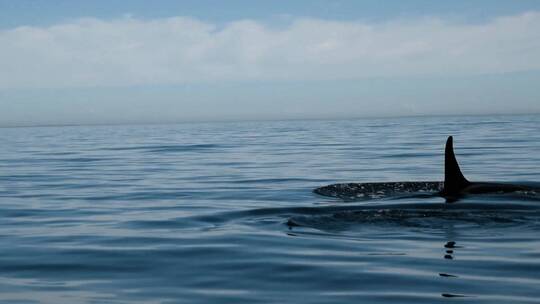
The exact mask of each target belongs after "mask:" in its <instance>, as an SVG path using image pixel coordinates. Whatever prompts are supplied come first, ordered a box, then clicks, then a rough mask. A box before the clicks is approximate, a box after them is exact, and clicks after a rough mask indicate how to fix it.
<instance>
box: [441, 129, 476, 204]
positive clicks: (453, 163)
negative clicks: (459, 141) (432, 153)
mask: <svg viewBox="0 0 540 304" xmlns="http://www.w3.org/2000/svg"><path fill="white" fill-rule="evenodd" d="M469 184H470V182H469V181H468V180H467V179H466V178H465V176H463V173H461V170H460V169H459V164H458V162H457V160H456V155H455V154H454V144H453V139H452V136H448V139H447V140H446V147H445V149H444V189H443V190H442V192H441V193H442V194H443V195H457V194H459V193H460V192H461V191H462V190H463V189H464V188H465V187H467V186H468V185H469Z"/></svg>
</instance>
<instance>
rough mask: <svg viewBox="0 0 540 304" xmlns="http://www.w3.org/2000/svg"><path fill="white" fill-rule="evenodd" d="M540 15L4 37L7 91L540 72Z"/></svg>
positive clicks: (60, 29)
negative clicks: (471, 21) (485, 19)
mask: <svg viewBox="0 0 540 304" xmlns="http://www.w3.org/2000/svg"><path fill="white" fill-rule="evenodd" d="M539 29H540V13H539V12H529V13H524V14H521V15H516V16H507V17H500V18H496V19H493V20H491V21H489V22H487V23H484V24H458V23H453V22H449V21H445V20H442V19H437V18H425V19H417V20H397V21H391V22H386V23H374V24H370V23H363V22H342V21H327V20H319V19H296V20H294V21H293V22H292V23H291V24H290V25H288V26H286V27H285V28H274V27H271V26H267V25H265V24H262V23H259V22H257V21H253V20H241V21H237V22H233V23H229V24H227V25H225V26H222V27H218V26H216V25H214V24H211V23H205V22H202V21H199V20H195V19H192V18H187V17H175V18H167V19H156V20H140V19H135V18H132V17H124V18H120V19H116V20H108V21H106V20H99V19H91V18H87V19H79V20H74V21H72V22H68V23H64V24H58V25H54V26H50V27H18V28H14V29H7V30H2V31H0V89H10V88H69V87H80V86H118V85H120V86H123V85H138V84H181V83H200V82H212V81H251V80H277V81H283V80H290V79H294V80H327V79H328V80H330V79H350V78H361V77H393V76H407V75H474V74H484V73H504V72H516V71H524V70H536V69H540V30H539Z"/></svg>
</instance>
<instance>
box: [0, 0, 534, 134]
mask: <svg viewBox="0 0 540 304" xmlns="http://www.w3.org/2000/svg"><path fill="white" fill-rule="evenodd" d="M538 83H540V1H536V0H520V1H506V0H505V1H497V0H489V1H487V0H486V1H484V0H455V1H432V0H409V1H401V0H399V1H398V0H389V1H375V0H369V1H361V0H350V1H339V0H336V1H323V0H312V1H305V0H296V1H280V0H275V1H247V0H229V1H218V0H215V1H210V0H198V1H191V0H185V1H165V0H163V1H138V0H132V1H122V0H112V1H101V0H96V1H67V0H66V1H60V0H59V1H54V0H50V1H42V0H35V1H30V0H20V1H11V0H0V126H27V125H59V124H60V125H61V124H117V123H119V124H121V123H175V122H186V121H199V120H202V121H212V120H259V119H303V118H305V119H311V118H354V117H373V116H411V115H471V114H519V113H540V90H538V88H537V87H538Z"/></svg>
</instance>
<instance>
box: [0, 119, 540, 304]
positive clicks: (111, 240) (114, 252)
mask: <svg viewBox="0 0 540 304" xmlns="http://www.w3.org/2000/svg"><path fill="white" fill-rule="evenodd" d="M448 135H454V147H455V151H456V154H457V157H458V160H459V161H460V164H461V167H462V169H463V171H464V174H465V176H467V177H468V178H469V179H470V180H473V181H474V180H476V181H502V182H539V181H540V153H539V152H540V116H534V115H531V116H478V117H474V116H469V117H432V118H400V119H363V120H341V121H279V122H242V123H199V124H177V125H134V126H87V127H85V126H81V127H43V128H3V129H0V142H1V143H2V144H1V147H0V248H1V249H0V303H55V304H58V303H453V302H455V303H490V304H493V303H540V200H535V199H528V200H524V199H517V198H514V199H512V198H508V197H507V198H501V197H489V196H487V197H486V196H484V197H470V198H467V199H465V200H462V201H460V202H458V203H455V204H445V203H444V200H443V199H442V198H439V197H432V198H408V199H392V198H390V197H389V198H380V199H375V200H370V201H361V202H343V201H340V200H338V199H331V198H325V197H322V196H317V195H315V194H313V193H312V190H313V189H314V188H316V187H319V186H323V185H326V184H331V183H338V182H380V181H422V180H428V181H429V180H441V179H442V178H443V158H444V156H443V148H444V143H445V140H446V137H447V136H448ZM288 222H289V223H290V222H294V223H296V224H297V225H294V226H289V225H287V223H288Z"/></svg>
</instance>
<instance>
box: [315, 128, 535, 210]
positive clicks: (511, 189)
mask: <svg viewBox="0 0 540 304" xmlns="http://www.w3.org/2000/svg"><path fill="white" fill-rule="evenodd" d="M444 155H445V156H444V182H440V181H426V182H382V183H343V184H333V185H328V186H324V187H319V188H316V189H315V190H313V192H314V193H316V194H319V195H323V196H329V197H336V198H341V199H344V200H359V199H373V198H380V197H396V198H399V197H426V196H441V197H444V198H445V199H446V201H447V202H454V201H457V200H459V199H460V198H462V197H465V196H467V195H476V194H504V193H524V194H529V195H533V196H536V194H537V192H538V193H540V188H536V187H531V186H525V185H514V184H505V183H490V182H470V181H469V180H467V179H466V178H465V176H464V175H463V173H462V172H461V169H460V168H459V164H458V162H457V160H456V156H455V154H454V146H453V138H452V136H449V137H448V139H447V140H446V146H445V154H444Z"/></svg>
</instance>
